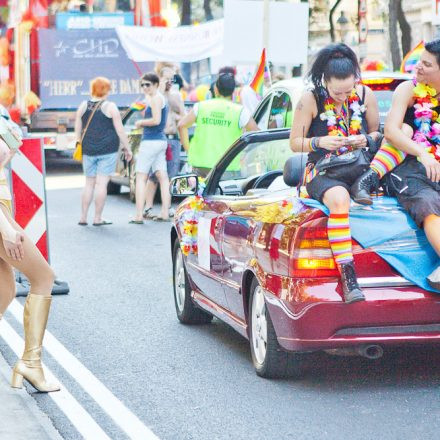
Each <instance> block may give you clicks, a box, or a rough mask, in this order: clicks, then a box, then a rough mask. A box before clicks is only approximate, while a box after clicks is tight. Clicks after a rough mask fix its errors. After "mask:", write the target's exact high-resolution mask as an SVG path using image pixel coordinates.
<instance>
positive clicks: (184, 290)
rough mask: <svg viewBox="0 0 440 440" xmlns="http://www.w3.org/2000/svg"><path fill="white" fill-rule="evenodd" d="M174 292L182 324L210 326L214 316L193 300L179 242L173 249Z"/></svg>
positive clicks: (178, 315) (175, 303)
mask: <svg viewBox="0 0 440 440" xmlns="http://www.w3.org/2000/svg"><path fill="white" fill-rule="evenodd" d="M173 290H174V305H175V306H176V314H177V319H178V320H179V321H180V322H181V323H182V324H209V323H210V322H211V321H212V318H213V316H212V315H211V314H209V313H207V312H205V311H204V310H202V309H200V308H198V307H197V306H196V305H195V304H194V302H193V300H192V298H191V288H190V284H189V279H188V274H187V272H186V268H185V262H184V259H183V254H182V250H181V249H180V243H179V240H176V241H175V242H174V249H173Z"/></svg>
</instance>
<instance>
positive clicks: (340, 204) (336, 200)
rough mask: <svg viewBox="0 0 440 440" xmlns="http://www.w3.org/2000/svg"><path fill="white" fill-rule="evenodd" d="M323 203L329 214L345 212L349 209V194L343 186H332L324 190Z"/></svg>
mask: <svg viewBox="0 0 440 440" xmlns="http://www.w3.org/2000/svg"><path fill="white" fill-rule="evenodd" d="M322 201H323V203H324V205H325V206H327V208H328V209H329V210H330V214H346V213H348V211H349V209H350V194H349V193H348V191H347V190H346V189H345V188H344V187H343V186H334V187H333V188H330V189H329V190H328V191H326V192H325V194H324V198H323V200H322Z"/></svg>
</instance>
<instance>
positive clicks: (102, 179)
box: [93, 174, 110, 223]
mask: <svg viewBox="0 0 440 440" xmlns="http://www.w3.org/2000/svg"><path fill="white" fill-rule="evenodd" d="M109 180H110V176H102V175H100V174H98V175H97V176H96V186H95V217H94V219H93V223H101V222H102V211H103V210H104V204H105V201H106V199H107V185H108V182H109Z"/></svg>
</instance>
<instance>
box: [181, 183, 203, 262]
mask: <svg viewBox="0 0 440 440" xmlns="http://www.w3.org/2000/svg"><path fill="white" fill-rule="evenodd" d="M205 186H206V184H205V182H204V181H203V180H202V179H200V178H199V187H198V190H197V194H196V195H195V196H192V197H188V199H186V206H185V210H184V212H183V213H182V216H181V217H180V227H181V231H182V238H181V241H180V249H181V250H182V253H183V254H184V255H185V256H188V255H189V254H190V253H191V252H192V253H193V254H194V255H197V253H198V251H199V249H198V246H197V233H198V225H199V217H200V211H201V210H202V209H203V207H204V205H205V200H204V198H203V191H204V190H205Z"/></svg>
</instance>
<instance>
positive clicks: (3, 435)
mask: <svg viewBox="0 0 440 440" xmlns="http://www.w3.org/2000/svg"><path fill="white" fill-rule="evenodd" d="M10 379H11V367H9V365H8V364H7V363H6V361H5V359H4V358H3V356H2V354H1V353H0V395H1V411H0V439H14V440H62V437H61V435H60V434H59V432H58V431H57V430H56V429H55V427H54V426H53V424H52V422H51V421H50V419H49V417H47V415H46V414H44V413H43V412H42V411H41V409H40V408H39V407H38V405H37V402H36V401H35V400H34V399H33V398H32V396H31V395H29V394H28V392H27V391H26V388H23V389H21V390H20V389H15V388H11V386H10V384H9V381H10Z"/></svg>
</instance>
